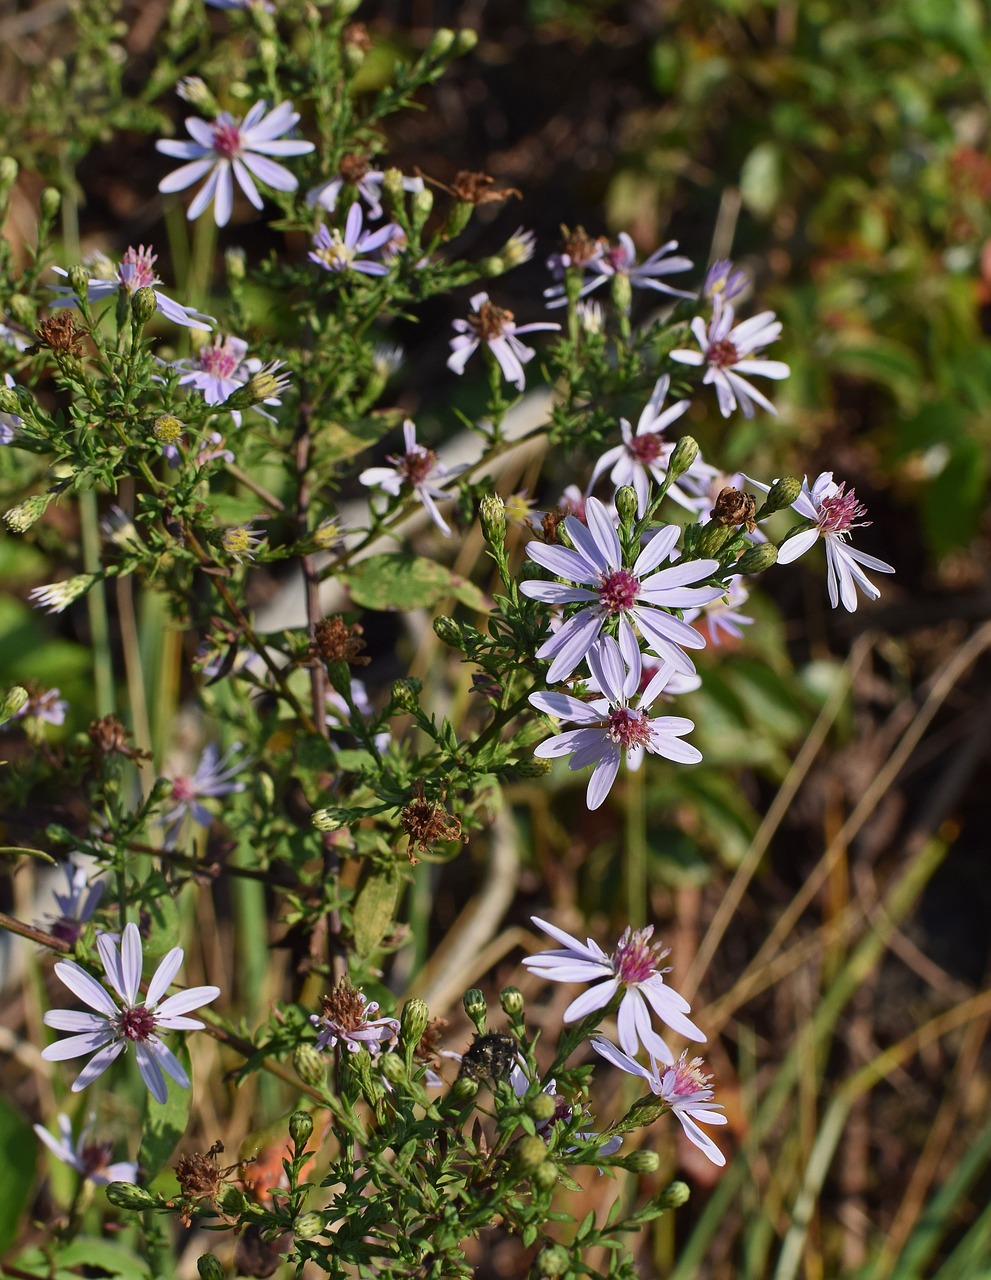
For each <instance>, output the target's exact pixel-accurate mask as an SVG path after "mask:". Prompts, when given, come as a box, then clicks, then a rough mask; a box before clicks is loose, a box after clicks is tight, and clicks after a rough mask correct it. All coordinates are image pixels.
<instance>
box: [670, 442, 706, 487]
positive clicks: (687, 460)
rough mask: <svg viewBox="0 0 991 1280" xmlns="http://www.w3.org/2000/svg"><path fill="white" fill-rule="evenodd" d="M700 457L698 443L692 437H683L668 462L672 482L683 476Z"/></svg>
mask: <svg viewBox="0 0 991 1280" xmlns="http://www.w3.org/2000/svg"><path fill="white" fill-rule="evenodd" d="M698 456H699V446H698V441H697V440H695V439H693V437H692V436H682V437H681V439H680V440H679V441H678V443H677V444H676V445H675V446H674V448H673V449H672V451H671V458H670V460H669V461H668V475H669V476H670V477H671V480H672V482H674V481H675V480H677V479H678V477H679V476H683V475H684V474H685V472H686V471H687V470H688V468H689V467H690V466H691V465H692V463H693V462H694V461H695V459H696V458H697V457H698Z"/></svg>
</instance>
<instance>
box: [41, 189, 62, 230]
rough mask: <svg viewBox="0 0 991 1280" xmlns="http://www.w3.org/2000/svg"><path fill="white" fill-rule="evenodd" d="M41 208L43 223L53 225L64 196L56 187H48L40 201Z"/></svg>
mask: <svg viewBox="0 0 991 1280" xmlns="http://www.w3.org/2000/svg"><path fill="white" fill-rule="evenodd" d="M38 203H39V206H40V208H41V217H42V221H43V222H46V223H48V224H49V225H51V223H53V222H54V221H55V219H56V217H58V211H59V206H60V205H61V203H62V196H61V194H60V193H59V191H58V190H57V189H56V188H55V187H46V188H45V189H44V191H42V193H41V199H40V200H39V202H38Z"/></svg>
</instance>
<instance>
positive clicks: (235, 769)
mask: <svg viewBox="0 0 991 1280" xmlns="http://www.w3.org/2000/svg"><path fill="white" fill-rule="evenodd" d="M240 751H241V743H240V742H235V743H234V744H233V745H232V746H230V747H228V749H227V750H226V751H225V752H224V754H223V755H220V748H219V747H218V746H217V744H216V743H215V742H208V743H207V745H206V746H205V747H204V748H203V753H202V755H201V756H200V758H199V762H198V764H197V766H196V771H195V772H194V773H193V776H192V777H189V776H188V775H187V774H175V775H173V777H172V790H171V793H170V796H169V798H170V800H171V801H172V802H173V803H172V807H171V808H170V809H169V810H168V811H167V812H166V813H163V814H162V816H161V817H160V818H159V822H160V823H161V824H162V825H163V826H164V827H166V828H167V830H166V833H165V844H166V847H169V846H171V845H172V844H174V843H175V840H176V837H177V836H178V835H179V829H180V828H181V826H182V823H183V820H184V819H185V817H186V815H187V814H189V816H190V817H191V818H192V820H193V821H194V822H195V823H196V824H197V826H200V827H209V826H210V824H211V823H212V822H213V818H214V815H213V813H212V812H211V811H210V810H209V809H208V808H207V807H206V806H205V805H204V804H203V803H202V801H204V800H214V799H217V798H218V797H220V796H229V795H233V794H234V793H235V792H238V791H243V790H244V788H245V783H243V782H237V781H235V779H236V778H237V775H238V774H239V773H242V772H243V771H244V770H245V769H246V768H247V767H248V765H250V764H251V760H250V759H249V758H247V757H244V756H241V757H240V758H239V756H238V753H239V752H240Z"/></svg>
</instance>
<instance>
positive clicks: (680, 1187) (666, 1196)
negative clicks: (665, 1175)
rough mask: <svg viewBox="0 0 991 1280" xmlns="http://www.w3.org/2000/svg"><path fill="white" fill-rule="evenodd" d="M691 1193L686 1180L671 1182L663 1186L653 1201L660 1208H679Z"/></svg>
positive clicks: (685, 1202)
mask: <svg viewBox="0 0 991 1280" xmlns="http://www.w3.org/2000/svg"><path fill="white" fill-rule="evenodd" d="M691 1194H692V1193H691V1191H689V1189H688V1183H687V1182H671V1183H669V1184H668V1185H667V1186H666V1187H665V1188H664V1190H663V1191H662V1192H661V1194H660V1195H659V1196H658V1197H657V1199H656V1200H655V1201H654V1203H655V1204H656V1205H657V1206H658V1208H660V1209H680V1208H681V1206H682V1205H683V1204H687V1203H688V1198H689V1196H690V1195H691Z"/></svg>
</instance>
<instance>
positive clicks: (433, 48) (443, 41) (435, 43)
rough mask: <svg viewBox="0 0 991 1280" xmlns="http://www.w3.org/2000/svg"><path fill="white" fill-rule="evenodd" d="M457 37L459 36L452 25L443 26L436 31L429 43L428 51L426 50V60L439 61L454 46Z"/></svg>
mask: <svg viewBox="0 0 991 1280" xmlns="http://www.w3.org/2000/svg"><path fill="white" fill-rule="evenodd" d="M456 39H457V36H456V35H455V33H454V32H453V31H452V30H451V28H450V27H441V28H440V29H439V30H438V31H435V32H434V34H433V38H432V39H431V41H430V43H429V44H428V45H427V48H426V51H425V52H424V55H423V57H424V59H425V61H427V62H437V61H439V60H440V59H441V58H443V57H444V56H445V54H447V53H449V52H450V50H451V49H452V48H453V47H454V42H455V40H456Z"/></svg>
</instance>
